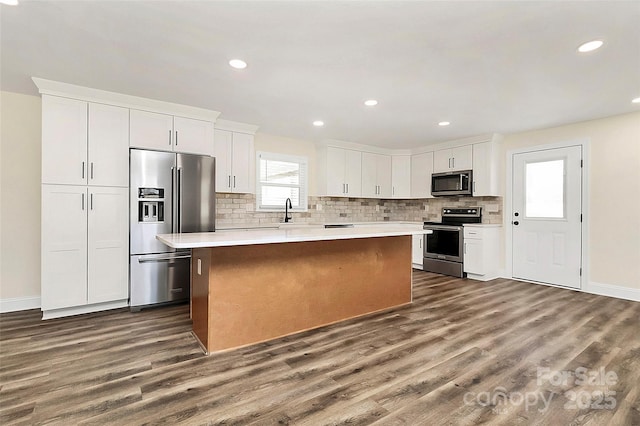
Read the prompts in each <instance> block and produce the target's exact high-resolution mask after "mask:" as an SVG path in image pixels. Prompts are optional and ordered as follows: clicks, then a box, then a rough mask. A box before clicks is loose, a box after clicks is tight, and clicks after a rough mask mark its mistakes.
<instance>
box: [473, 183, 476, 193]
mask: <svg viewBox="0 0 640 426" xmlns="http://www.w3.org/2000/svg"><path fill="white" fill-rule="evenodd" d="M473 193H474V194H475V193H476V181H475V180H474V181H473Z"/></svg>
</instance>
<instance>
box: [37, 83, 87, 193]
mask: <svg viewBox="0 0 640 426" xmlns="http://www.w3.org/2000/svg"><path fill="white" fill-rule="evenodd" d="M87 105H88V104H87V102H84V101H78V100H75V99H68V98H61V97H58V96H48V95H43V96H42V183H57V184H67V185H84V184H86V183H87Z"/></svg>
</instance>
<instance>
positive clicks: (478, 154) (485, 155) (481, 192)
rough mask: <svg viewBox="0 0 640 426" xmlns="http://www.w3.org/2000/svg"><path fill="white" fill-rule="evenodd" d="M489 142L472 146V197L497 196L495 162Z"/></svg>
mask: <svg viewBox="0 0 640 426" xmlns="http://www.w3.org/2000/svg"><path fill="white" fill-rule="evenodd" d="M493 149H494V148H493V145H492V143H491V142H483V143H477V144H474V145H473V196H474V197H486V196H498V195H499V194H498V182H497V170H496V168H497V164H496V163H497V162H496V161H494V151H493Z"/></svg>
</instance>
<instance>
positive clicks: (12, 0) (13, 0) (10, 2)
mask: <svg viewBox="0 0 640 426" xmlns="http://www.w3.org/2000/svg"><path fill="white" fill-rule="evenodd" d="M0 4H6V5H7V6H17V5H18V0H0Z"/></svg>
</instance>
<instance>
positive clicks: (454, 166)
mask: <svg viewBox="0 0 640 426" xmlns="http://www.w3.org/2000/svg"><path fill="white" fill-rule="evenodd" d="M451 160H452V162H453V168H454V169H455V168H456V157H453V158H452V159H451Z"/></svg>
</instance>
